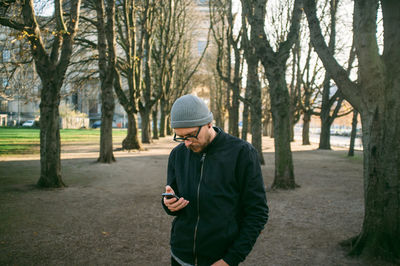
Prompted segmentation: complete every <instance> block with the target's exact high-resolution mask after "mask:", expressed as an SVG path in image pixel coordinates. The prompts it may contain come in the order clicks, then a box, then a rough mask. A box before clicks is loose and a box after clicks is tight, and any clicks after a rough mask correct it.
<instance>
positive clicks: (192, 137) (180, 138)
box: [174, 127, 202, 142]
mask: <svg viewBox="0 0 400 266" xmlns="http://www.w3.org/2000/svg"><path fill="white" fill-rule="evenodd" d="M201 128H202V127H199V130H197V133H196V136H193V135H189V136H186V137H176V133H175V135H174V141H176V142H185V140H189V141H192V140H191V139H197V136H198V135H199V133H200V130H201Z"/></svg>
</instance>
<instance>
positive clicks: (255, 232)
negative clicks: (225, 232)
mask: <svg viewBox="0 0 400 266" xmlns="http://www.w3.org/2000/svg"><path fill="white" fill-rule="evenodd" d="M236 173H237V175H238V177H239V180H240V183H241V184H242V186H241V187H242V190H241V202H242V205H241V207H240V214H241V217H242V219H241V222H240V224H239V227H240V228H239V235H238V237H237V238H236V239H235V241H234V242H233V244H232V245H231V247H230V248H229V249H228V251H227V253H226V254H225V256H224V257H223V260H224V261H225V262H226V263H228V264H229V265H237V264H239V262H241V261H243V260H244V259H245V258H246V256H247V255H248V254H249V253H250V251H251V249H252V248H253V246H254V244H255V242H256V240H257V238H258V236H259V235H260V233H261V231H262V230H263V228H264V225H265V224H266V222H267V221H268V213H269V209H268V205H267V199H266V195H265V185H264V181H263V177H262V173H261V167H260V163H259V159H258V154H257V151H256V150H255V149H254V148H253V147H252V146H251V145H246V146H244V148H243V150H242V151H241V152H240V154H239V158H238V164H237V166H236Z"/></svg>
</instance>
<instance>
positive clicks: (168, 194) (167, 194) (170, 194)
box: [161, 193, 179, 200]
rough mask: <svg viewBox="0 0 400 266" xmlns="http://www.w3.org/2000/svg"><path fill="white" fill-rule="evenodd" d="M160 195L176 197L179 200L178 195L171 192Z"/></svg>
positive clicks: (169, 197) (170, 197)
mask: <svg viewBox="0 0 400 266" xmlns="http://www.w3.org/2000/svg"><path fill="white" fill-rule="evenodd" d="M161 196H163V197H166V198H167V199H172V198H176V200H179V197H178V196H177V195H175V194H172V193H162V194H161Z"/></svg>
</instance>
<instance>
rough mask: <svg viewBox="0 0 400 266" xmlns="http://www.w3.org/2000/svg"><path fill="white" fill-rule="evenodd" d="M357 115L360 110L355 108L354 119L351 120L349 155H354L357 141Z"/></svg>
mask: <svg viewBox="0 0 400 266" xmlns="http://www.w3.org/2000/svg"><path fill="white" fill-rule="evenodd" d="M357 116H358V112H357V111H356V110H353V119H352V122H351V134H350V147H349V153H348V154H347V156H350V157H351V156H354V143H355V141H356V135H357Z"/></svg>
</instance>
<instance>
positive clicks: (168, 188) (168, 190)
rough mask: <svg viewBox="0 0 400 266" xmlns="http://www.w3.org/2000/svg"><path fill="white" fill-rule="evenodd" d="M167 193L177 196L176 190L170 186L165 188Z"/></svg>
mask: <svg viewBox="0 0 400 266" xmlns="http://www.w3.org/2000/svg"><path fill="white" fill-rule="evenodd" d="M165 192H166V193H172V194H175V192H174V190H173V189H172V187H170V186H166V187H165Z"/></svg>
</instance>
